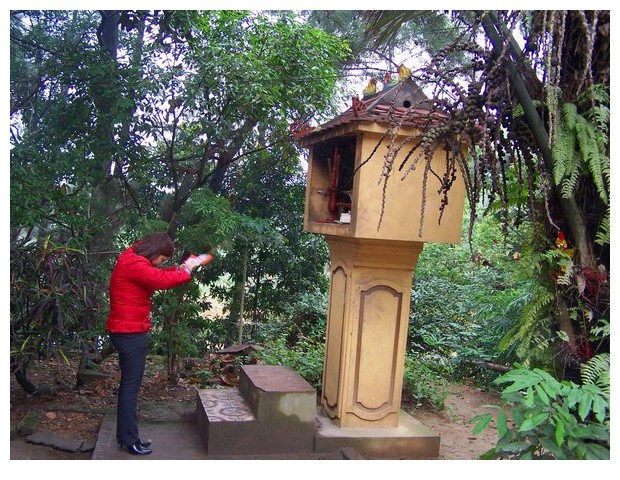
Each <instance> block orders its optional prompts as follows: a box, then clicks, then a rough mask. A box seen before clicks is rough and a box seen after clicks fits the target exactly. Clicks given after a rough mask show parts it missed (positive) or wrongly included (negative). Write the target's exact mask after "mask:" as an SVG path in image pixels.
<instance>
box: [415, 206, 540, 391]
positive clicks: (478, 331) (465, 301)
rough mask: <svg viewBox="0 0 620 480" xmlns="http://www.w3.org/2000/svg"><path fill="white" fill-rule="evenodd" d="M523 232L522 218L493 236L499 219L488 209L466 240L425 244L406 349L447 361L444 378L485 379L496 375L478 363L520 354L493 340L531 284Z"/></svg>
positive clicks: (512, 321)
mask: <svg viewBox="0 0 620 480" xmlns="http://www.w3.org/2000/svg"><path fill="white" fill-rule="evenodd" d="M465 217H466V218H467V213H465ZM528 235H529V228H528V225H527V224H523V225H522V226H521V228H520V230H514V231H511V232H509V236H508V237H507V238H506V240H505V241H504V242H501V241H499V242H498V241H497V239H498V238H501V236H502V227H501V222H500V220H499V219H498V218H497V216H496V215H488V216H487V217H485V218H483V219H480V220H479V222H478V223H477V224H476V225H475V226H474V229H473V231H472V241H471V244H467V243H463V244H460V245H446V244H431V243H429V244H426V245H425V246H424V250H423V251H422V253H421V255H420V258H419V260H418V264H417V268H416V271H415V278H414V284H413V289H412V294H411V313H410V326H409V333H408V340H409V346H408V348H409V351H410V353H411V354H419V355H422V356H423V358H425V359H426V361H427V362H428V361H430V360H431V359H434V360H433V361H436V362H438V365H439V364H442V365H444V367H443V369H445V374H446V377H445V378H451V379H452V380H455V379H468V378H474V379H476V381H477V382H478V383H479V384H481V385H484V386H489V384H490V382H491V381H492V380H493V379H494V378H495V377H496V376H497V374H495V373H494V372H493V371H490V370H488V369H483V368H480V367H479V362H491V363H499V364H510V363H512V362H513V361H514V360H516V359H517V358H518V357H517V356H516V354H515V349H514V347H513V346H512V345H511V346H509V348H506V349H503V350H499V349H498V348H497V346H498V344H499V342H500V341H501V339H502V338H504V337H505V336H506V334H507V333H508V332H509V331H511V329H513V328H514V327H515V325H516V324H517V323H518V321H519V318H520V316H521V313H522V311H523V309H524V307H525V306H526V305H527V304H528V301H529V297H528V295H529V293H530V292H531V291H532V289H533V288H535V284H536V282H535V281H534V280H532V279H531V278H529V277H528V275H527V271H528V265H527V260H526V259H527V257H525V258H524V254H525V251H524V244H526V243H527V240H526V239H527V237H528ZM446 366H449V368H447V367H446Z"/></svg>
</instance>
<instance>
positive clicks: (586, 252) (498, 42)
mask: <svg viewBox="0 0 620 480" xmlns="http://www.w3.org/2000/svg"><path fill="white" fill-rule="evenodd" d="M477 14H478V15H479V16H480V18H481V20H482V25H483V27H484V30H485V32H486V34H487V36H488V38H489V40H491V43H492V44H493V48H494V49H495V50H496V51H498V52H499V51H501V49H502V46H503V39H502V35H500V33H499V32H498V30H497V29H499V31H500V32H503V33H504V36H507V37H508V38H507V39H506V41H508V42H509V46H510V52H511V56H512V57H513V59H514V60H515V61H516V62H518V63H519V64H523V61H522V58H521V57H522V54H521V51H520V50H519V49H518V45H517V43H516V41H515V40H514V38H512V36H511V35H510V34H509V33H508V29H507V28H506V26H505V25H504V24H503V23H501V22H500V21H499V19H498V17H497V15H496V14H495V12H482V11H478V12H477ZM507 65H508V73H509V76H510V79H511V80H512V83H513V85H514V87H515V91H516V93H517V96H518V98H519V102H520V103H521V105H523V110H524V111H525V118H526V120H527V123H528V125H529V126H530V129H531V130H532V133H533V135H534V138H535V140H536V144H537V146H538V149H539V150H540V153H541V155H542V157H543V160H544V162H545V166H546V167H547V171H548V172H549V173H550V174H551V172H553V159H552V157H551V148H550V147H549V134H548V133H547V130H546V128H545V126H544V124H543V122H542V120H541V118H540V115H538V112H537V111H536V106H535V105H534V102H532V98H531V96H530V94H529V91H528V89H527V87H526V85H525V82H524V81H523V78H522V77H521V75H520V74H519V73H518V72H517V68H516V65H515V63H513V62H507ZM550 178H551V181H552V182H553V176H552V175H550ZM553 187H554V190H555V193H556V196H557V197H558V200H559V203H560V206H561V207H562V210H563V212H564V218H565V220H566V222H567V224H568V227H569V230H570V234H571V238H572V240H573V242H574V244H575V247H576V249H577V252H578V254H579V258H580V263H581V264H582V265H584V266H586V267H591V268H596V262H595V255H594V253H593V250H592V241H591V239H590V238H589V235H588V230H587V227H586V224H585V219H584V217H583V215H582V212H581V210H580V209H579V206H578V205H577V201H576V199H575V197H569V198H565V197H564V196H562V192H561V191H560V188H559V186H558V185H555V182H554V183H553Z"/></svg>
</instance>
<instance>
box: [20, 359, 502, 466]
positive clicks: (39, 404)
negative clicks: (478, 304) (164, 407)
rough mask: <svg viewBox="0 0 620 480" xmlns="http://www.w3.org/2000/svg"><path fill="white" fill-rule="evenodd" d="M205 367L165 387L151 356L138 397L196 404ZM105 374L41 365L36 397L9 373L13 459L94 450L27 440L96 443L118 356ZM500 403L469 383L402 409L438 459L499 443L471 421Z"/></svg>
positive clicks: (79, 455)
mask: <svg viewBox="0 0 620 480" xmlns="http://www.w3.org/2000/svg"><path fill="white" fill-rule="evenodd" d="M207 368H208V367H207V366H206V365H203V366H201V365H200V364H197V363H196V362H193V363H192V365H191V369H188V370H187V371H186V373H187V375H184V376H185V378H182V379H181V380H180V381H179V384H178V386H176V387H172V388H171V387H168V386H167V379H166V374H165V369H164V367H163V365H162V361H161V359H158V358H149V360H148V362H147V370H146V372H145V378H144V382H143V386H142V391H141V394H140V398H141V400H142V401H144V402H146V401H148V402H156V401H158V400H161V401H166V400H177V401H182V402H185V401H187V402H192V403H193V402H195V386H197V384H199V378H197V376H195V375H193V373H195V372H196V371H200V370H202V369H207ZM101 372H102V373H103V374H104V375H105V376H103V377H101V378H97V379H94V380H90V381H89V382H87V383H86V384H85V385H83V386H82V387H81V388H79V389H76V388H75V385H76V382H75V370H74V369H73V368H72V367H70V366H68V365H64V364H58V363H55V362H48V363H46V364H40V365H38V366H37V367H36V368H32V369H31V370H30V371H29V376H30V377H31V379H32V380H33V382H34V383H35V384H37V385H42V384H46V385H52V386H53V387H54V392H53V393H50V394H43V395H37V396H30V395H27V394H26V393H25V392H24V391H23V389H22V388H21V387H20V386H19V385H18V384H17V383H16V382H15V379H14V378H13V377H11V396H10V413H11V415H10V419H11V459H25V458H28V459H63V460H84V459H89V458H91V456H92V452H76V453H70V452H64V451H61V450H56V449H53V448H51V447H46V446H42V445H34V444H31V443H27V442H26V441H25V437H26V436H27V434H29V433H34V432H40V431H46V432H53V433H56V434H58V435H61V436H66V437H68V438H77V439H80V440H84V441H96V439H97V435H98V432H99V427H100V425H101V421H102V420H103V416H104V414H105V413H106V412H110V411H113V409H114V408H115V402H116V392H115V389H116V386H117V385H118V381H119V378H120V375H119V372H118V368H117V359H116V357H115V356H112V357H110V358H109V359H108V360H106V361H105V362H104V363H103V364H102V365H101ZM192 372H193V373H192ZM498 403H499V396H498V395H496V394H491V393H488V392H484V391H481V390H479V389H477V388H475V387H473V386H469V385H453V386H452V387H451V390H450V395H449V396H448V398H447V399H446V401H445V409H444V410H442V411H439V412H436V411H431V410H428V409H422V408H412V407H411V406H410V405H407V404H406V403H403V409H404V410H405V411H407V412H408V413H410V414H411V415H412V416H413V417H414V418H416V419H417V420H419V421H420V422H421V423H422V424H424V425H426V426H427V427H428V428H430V429H431V430H432V431H433V432H435V433H437V434H439V435H440V436H441V442H440V456H439V459H440V460H475V459H478V457H479V456H480V455H481V454H482V453H484V452H486V451H487V450H488V449H490V448H492V447H493V446H494V445H495V443H496V441H497V433H496V431H495V429H494V428H492V427H489V428H488V429H487V430H485V431H484V432H482V433H480V434H478V435H473V434H472V429H473V424H471V423H470V420H471V419H472V418H473V417H474V416H475V415H477V414H479V413H482V412H487V411H491V409H489V408H486V407H485V405H489V404H498Z"/></svg>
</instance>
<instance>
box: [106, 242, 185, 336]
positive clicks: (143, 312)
mask: <svg viewBox="0 0 620 480" xmlns="http://www.w3.org/2000/svg"><path fill="white" fill-rule="evenodd" d="M190 280H191V275H190V274H189V273H187V271H186V270H185V269H183V268H181V269H177V267H169V268H157V267H154V266H153V264H152V263H151V262H150V261H149V260H148V259H147V258H145V257H143V256H141V255H138V254H136V253H134V251H133V245H132V246H131V247H129V248H128V249H127V250H125V251H124V252H123V253H121V254H120V255H119V257H118V260H117V261H116V265H115V266H114V270H113V271H112V276H111V277H110V314H109V316H108V321H107V322H106V330H107V331H108V332H110V333H142V332H146V331H148V330H149V329H150V328H151V296H152V295H153V292H154V291H155V290H166V289H168V288H172V287H176V286H177V285H181V284H183V283H186V282H189V281H190Z"/></svg>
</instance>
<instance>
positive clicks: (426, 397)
mask: <svg viewBox="0 0 620 480" xmlns="http://www.w3.org/2000/svg"><path fill="white" fill-rule="evenodd" d="M433 357H435V358H433ZM442 363H443V362H442V359H441V358H439V357H438V356H433V355H427V356H423V355H412V354H409V355H407V357H406V358H405V370H404V375H403V394H404V395H403V396H404V399H405V400H409V401H412V402H413V403H414V404H415V405H416V406H417V407H420V406H426V407H431V408H433V409H435V410H443V409H444V407H445V400H446V398H448V381H447V380H446V378H449V377H450V366H449V365H445V364H443V365H442Z"/></svg>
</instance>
